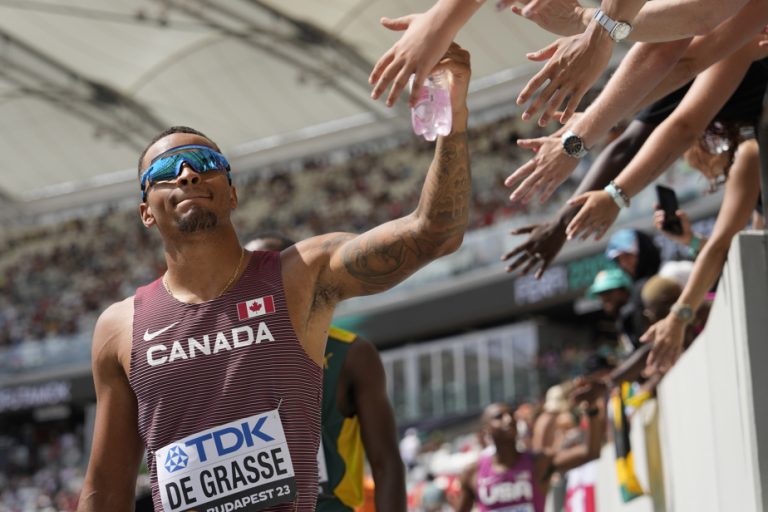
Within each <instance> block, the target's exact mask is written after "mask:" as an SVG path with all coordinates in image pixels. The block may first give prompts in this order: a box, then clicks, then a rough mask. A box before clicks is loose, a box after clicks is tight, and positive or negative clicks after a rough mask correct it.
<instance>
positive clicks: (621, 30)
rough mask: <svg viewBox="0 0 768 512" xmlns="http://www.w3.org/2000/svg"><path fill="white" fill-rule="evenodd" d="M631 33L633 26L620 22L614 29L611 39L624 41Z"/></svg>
mask: <svg viewBox="0 0 768 512" xmlns="http://www.w3.org/2000/svg"><path fill="white" fill-rule="evenodd" d="M630 32H632V25H630V24H629V23H624V22H619V23H617V24H616V26H615V27H613V30H612V31H611V37H612V38H613V39H614V41H621V40H622V39H626V38H627V36H628V35H629V33H630Z"/></svg>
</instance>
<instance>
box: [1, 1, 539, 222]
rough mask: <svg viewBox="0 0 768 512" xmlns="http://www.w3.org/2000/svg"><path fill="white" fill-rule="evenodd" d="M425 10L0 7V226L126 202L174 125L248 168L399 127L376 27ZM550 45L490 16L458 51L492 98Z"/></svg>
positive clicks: (250, 4)
mask: <svg viewBox="0 0 768 512" xmlns="http://www.w3.org/2000/svg"><path fill="white" fill-rule="evenodd" d="M468 1H469V0H468ZM432 3H433V2H432V0H419V1H405V0H386V1H375V0H324V1H317V0H282V1H278V0H156V1H153V0H0V170H2V181H0V195H1V196H4V197H2V201H0V202H1V203H2V204H4V207H0V214H2V213H3V212H5V215H4V217H8V212H9V211H11V210H12V211H14V212H17V213H18V212H19V211H22V210H24V208H25V207H26V206H28V205H31V204H38V203H43V202H48V203H51V202H53V203H56V202H57V199H58V205H59V207H61V206H65V205H66V204H67V203H70V202H71V203H76V202H77V200H78V199H77V197H76V196H77V195H78V194H80V195H81V196H82V195H83V194H85V195H87V192H88V191H93V190H99V189H100V188H104V187H107V186H112V185H115V184H122V186H123V188H125V187H127V184H128V183H131V187H134V188H135V182H134V181H133V180H134V179H135V172H136V170H135V165H136V159H137V156H138V154H139V152H140V150H141V149H142V148H143V147H144V145H145V143H146V142H147V141H148V140H149V139H150V138H151V137H152V136H153V135H154V134H155V133H157V132H158V131H160V130H162V129H163V128H165V127H167V126H170V125H174V124H184V125H190V126H193V127H196V128H198V129H200V130H202V131H204V132H206V133H208V134H209V135H210V136H211V137H213V138H214V139H215V140H216V141H217V142H218V143H219V144H220V145H221V146H222V148H224V150H225V152H229V153H230V154H234V156H235V158H236V159H241V160H243V161H246V160H247V159H248V157H249V156H251V157H252V156H253V155H258V154H260V153H262V152H264V151H266V150H268V149H274V148H275V147H279V146H284V145H286V144H288V143H291V142H292V141H298V140H305V139H311V138H313V137H316V136H317V135H318V134H322V133H325V132H333V131H339V130H341V131H343V130H342V129H343V128H345V127H346V128H350V127H352V128H354V127H355V126H357V125H362V124H367V125H371V126H373V125H375V124H377V123H380V124H386V123H384V122H383V121H382V120H386V119H389V120H390V124H391V122H395V123H398V122H399V123H400V126H401V127H402V123H403V119H405V115H404V111H403V110H402V106H401V109H400V111H399V112H394V113H393V112H392V111H390V110H388V109H386V108H384V107H383V104H382V103H381V102H378V103H376V102H373V101H372V100H370V99H369V93H370V87H369V86H368V84H367V81H366V79H367V76H368V73H369V71H370V69H371V67H372V64H373V63H374V62H375V61H376V59H377V58H378V57H379V56H380V55H381V54H382V53H383V52H384V51H385V50H386V49H387V48H389V46H390V45H391V44H392V42H393V41H395V39H396V37H397V35H396V34H394V33H392V32H389V31H387V30H385V29H383V28H381V27H380V26H379V24H378V20H379V18H380V17H381V16H383V15H390V16H397V15H401V14H406V13H409V12H414V11H420V10H425V9H426V8H428V7H429V6H430V5H431V4H432ZM552 39H553V37H552V36H551V35H549V34H547V33H545V32H543V31H541V30H540V29H538V28H537V27H536V26H535V25H533V24H532V23H529V22H526V21H525V20H522V19H519V18H518V17H516V16H515V15H514V14H512V13H510V12H504V13H497V12H496V10H495V9H494V5H493V3H492V2H489V3H487V4H486V5H484V6H483V7H482V8H481V11H480V12H479V13H478V14H477V15H476V16H475V18H473V20H472V21H471V22H470V23H469V24H468V25H467V26H466V27H465V29H464V30H463V31H462V33H461V34H460V36H459V38H458V42H459V43H460V44H462V45H463V46H465V47H466V48H467V49H469V50H470V51H471V53H472V60H473V68H474V79H476V81H477V79H480V81H482V79H483V77H485V80H486V86H488V85H489V84H490V85H493V84H494V83H498V82H499V81H500V80H501V81H502V82H503V81H505V80H509V77H515V76H516V77H519V76H520V75H521V73H522V71H521V70H525V74H528V73H530V70H531V69H532V68H531V66H530V65H526V61H525V56H524V54H525V52H527V51H531V50H534V49H538V48H540V47H542V46H543V45H544V44H546V43H548V42H550V41H551V40H552ZM510 71H514V72H513V73H512V74H511V75H510V74H509V73H510ZM504 73H507V75H505V74H504ZM499 77H502V78H499ZM505 77H506V78H505ZM488 80H490V82H488ZM511 94H513V92H509V91H508V95H511ZM393 114H394V117H395V121H392V119H390V118H392V117H393ZM307 127H311V128H307ZM358 131H359V130H354V132H358ZM250 163H251V164H254V165H255V164H257V163H258V160H253V159H252V160H250ZM92 196H93V194H92ZM0 216H3V215H0Z"/></svg>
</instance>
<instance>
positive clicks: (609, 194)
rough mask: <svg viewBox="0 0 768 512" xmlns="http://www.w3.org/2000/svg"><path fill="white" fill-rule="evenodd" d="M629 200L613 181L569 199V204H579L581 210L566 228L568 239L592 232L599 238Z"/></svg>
mask: <svg viewBox="0 0 768 512" xmlns="http://www.w3.org/2000/svg"><path fill="white" fill-rule="evenodd" d="M629 202H630V199H629V196H628V195H627V194H626V193H625V192H624V190H623V189H622V188H621V187H620V186H618V185H617V184H616V183H615V182H613V181H611V182H610V183H609V184H608V186H606V187H605V188H604V189H603V190H593V191H591V192H586V193H584V194H581V195H580V196H577V197H574V198H573V199H571V200H569V201H568V204H569V205H571V206H581V210H579V213H578V214H577V215H576V217H574V218H573V220H572V221H571V222H570V223H569V224H568V227H567V228H566V234H567V236H568V239H569V240H572V239H574V238H577V237H579V236H581V238H582V240H583V239H586V238H589V236H590V235H592V234H593V233H594V235H595V240H600V239H601V238H602V237H603V235H605V233H606V232H607V231H608V228H610V227H611V225H612V224H613V223H614V222H616V217H618V216H619V211H620V210H621V208H627V207H629Z"/></svg>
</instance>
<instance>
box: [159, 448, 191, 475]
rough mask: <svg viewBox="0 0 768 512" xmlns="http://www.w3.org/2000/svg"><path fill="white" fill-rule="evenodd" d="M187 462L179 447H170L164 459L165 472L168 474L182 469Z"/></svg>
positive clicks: (187, 458) (187, 459)
mask: <svg viewBox="0 0 768 512" xmlns="http://www.w3.org/2000/svg"><path fill="white" fill-rule="evenodd" d="M188 462H189V456H188V455H187V453H186V452H185V451H184V450H183V449H182V448H181V446H179V445H176V446H172V447H171V449H170V450H168V455H166V457H165V470H166V471H168V472H169V473H173V472H174V471H178V470H180V469H184V468H185V467H187V463H188Z"/></svg>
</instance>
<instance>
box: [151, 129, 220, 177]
mask: <svg viewBox="0 0 768 512" xmlns="http://www.w3.org/2000/svg"><path fill="white" fill-rule="evenodd" d="M174 133H191V134H192V135H199V136H200V137H202V138H204V139H207V140H208V142H210V143H211V147H213V149H215V150H216V151H218V152H219V153H221V149H219V146H218V144H216V143H215V142H214V141H213V139H211V138H210V137H209V136H207V135H206V134H204V133H203V132H201V131H199V130H195V129H194V128H190V127H189V126H171V127H170V128H166V129H165V130H163V131H162V132H160V133H158V134H157V135H155V136H154V137H152V140H151V141H149V144H147V147H145V148H144V151H142V152H141V156H139V164H138V169H139V176H141V163H142V162H143V161H144V157H145V156H147V151H149V148H151V147H152V145H153V144H154V143H155V142H157V141H159V140H160V139H162V138H165V137H167V136H169V135H173V134H174Z"/></svg>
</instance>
